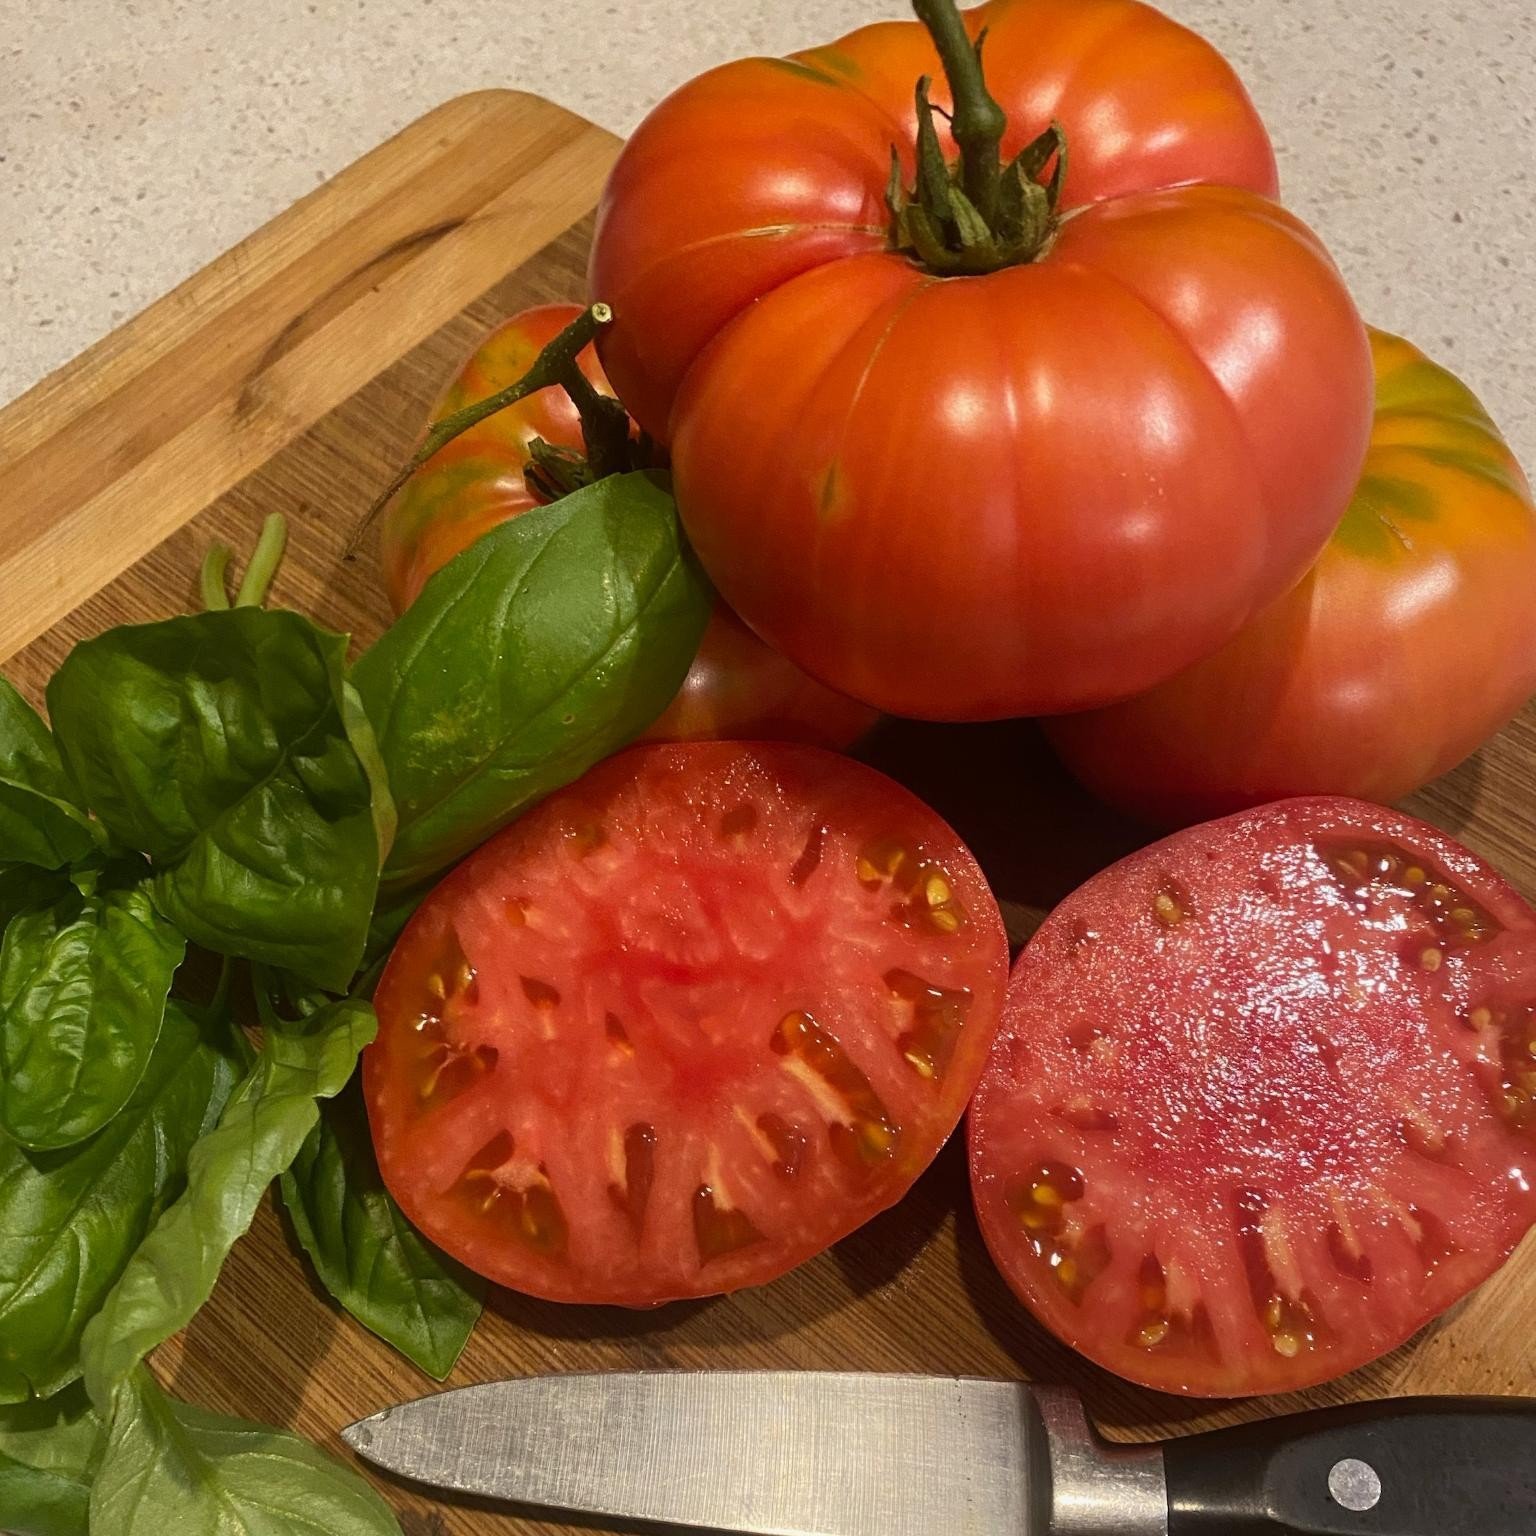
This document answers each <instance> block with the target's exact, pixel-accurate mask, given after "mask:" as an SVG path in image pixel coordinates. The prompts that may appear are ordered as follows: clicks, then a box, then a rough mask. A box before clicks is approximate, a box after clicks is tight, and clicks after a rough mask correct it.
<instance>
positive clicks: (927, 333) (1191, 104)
mask: <svg viewBox="0 0 1536 1536" xmlns="http://www.w3.org/2000/svg"><path fill="white" fill-rule="evenodd" d="M915 9H916V10H917V11H918V13H919V15H920V16H921V17H922V18H923V20H924V22H925V23H926V24H927V26H928V27H930V28H931V29H932V31H933V37H934V38H936V39H937V40H938V43H939V45H940V46H939V48H937V49H936V47H935V44H934V41H932V40H931V39H930V35H929V33H928V32H927V31H925V30H924V28H923V27H922V26H918V25H917V24H915V23H886V24H881V25H877V26H872V27H866V28H864V29H863V30H861V31H858V32H855V33H853V34H851V35H850V36H848V37H846V38H844V39H843V40H842V41H841V42H838V43H835V44H833V45H831V46H829V47H825V48H817V49H813V50H811V51H809V52H807V53H802V54H798V55H795V56H794V57H792V58H789V59H764V58H759V59H747V60H743V61H741V62H738V63H735V64H730V65H726V66H724V67H723V68H720V69H716V70H714V71H712V72H710V73H708V74H706V75H703V76H702V77H700V78H699V79H697V80H694V81H693V82H691V83H690V84H688V85H685V86H684V87H683V88H682V89H681V90H679V91H678V92H677V93H676V94H674V95H673V96H672V97H670V98H669V99H668V100H666V101H664V102H663V103H662V104H661V105H660V106H659V107H657V108H656V110H655V111H654V112H653V113H652V114H651V115H650V117H649V118H647V119H646V121H645V122H644V123H642V124H641V126H640V128H639V129H638V130H637V131H636V133H635V135H634V136H633V138H632V139H631V140H630V141H629V144H628V145H627V147H626V148H625V150H624V152H623V154H622V155H621V156H620V159H619V161H618V164H617V166H616V167H615V170H614V172H613V175H612V177H611V179H610V181H609V184H608V187H607V190H606V192H605V194H604V198H603V202H602V206H601V209H600V213H599V224H598V229H597V234H596V239H595V244H594V247H593V252H592V262H591V269H590V285H591V290H592V292H593V294H594V295H595V296H596V297H599V298H601V299H604V300H606V301H607V302H608V303H610V304H611V305H612V306H613V309H614V313H615V317H616V318H615V323H614V326H613V328H612V330H611V332H610V333H608V334H607V335H606V336H605V337H604V338H603V339H602V340H601V341H600V343H599V346H600V350H601V351H602V355H603V359H604V362H605V365H606V366H607V369H608V372H609V375H610V377H611V378H612V379H613V381H614V383H615V385H616V387H617V388H618V390H619V393H620V395H621V396H622V397H623V398H624V399H625V401H626V402H627V403H628V404H629V406H630V408H631V409H632V410H633V412H634V414H635V416H636V418H637V419H638V420H639V421H640V422H641V424H642V425H643V426H644V427H645V428H646V429H647V430H648V431H650V432H651V433H653V434H655V435H656V436H658V437H660V438H662V439H664V440H666V441H668V442H669V443H670V445H671V449H672V454H673V464H674V469H675V473H676V478H677V489H678V499H679V505H680V507H681V510H682V513H683V517H684V521H685V523H686V525H687V529H688V533H689V536H690V538H691V539H692V541H693V543H694V545H695V547H696V548H697V550H698V552H699V554H700V556H701V558H702V559H703V561H704V564H705V566H706V567H707V568H708V570H709V572H710V575H711V576H712V577H713V579H714V580H715V582H716V584H717V585H718V587H719V588H720V591H721V593H722V594H723V595H724V597H725V598H726V600H727V601H728V602H729V603H730V604H731V605H732V606H733V607H734V608H735V609H736V611H737V612H738V613H740V615H741V616H742V618H743V619H744V620H745V621H746V622H747V624H749V625H750V626H751V627H752V629H754V630H755V631H756V632H757V633H758V634H759V635H761V636H762V637H763V638H764V639H766V640H767V641H769V643H770V644H772V645H774V646H775V647H776V648H777V649H779V650H781V651H783V652H784V653H785V654H786V655H788V656H790V657H791V658H792V659H794V660H795V661H797V662H798V663H799V664H800V665H801V666H803V667H804V668H805V669H806V670H807V671H809V672H811V673H813V674H814V675H816V676H818V677H820V678H821V679H822V680H823V681H825V682H827V683H829V684H830V685H832V686H834V687H836V688H838V689H840V690H842V691H843V692H846V693H849V694H852V695H853V696H855V697H858V698H861V699H865V700H867V701H868V702H870V703H872V704H875V705H877V706H878V707H880V708H882V709H885V710H889V711H891V712H894V713H898V714H907V715H915V716H922V717H929V718H941V719H973V718H985V717H1000V716H1008V715H1017V714H1038V713H1048V712H1054V711H1063V710H1068V709H1076V708H1082V707H1086V706H1090V705H1095V704H1103V703H1106V702H1108V701H1110V700H1113V699H1118V698H1123V697H1126V696H1129V695H1131V694H1134V693H1137V692H1139V691H1141V690H1143V689H1145V688H1147V687H1150V686H1151V685H1152V684H1154V683H1156V682H1158V681H1160V680H1161V679H1163V678H1165V677H1168V676H1171V675H1172V674H1173V673H1175V672H1177V671H1179V670H1181V669H1182V668H1183V667H1185V666H1187V665H1189V664H1190V663H1191V662H1193V661H1195V660H1197V659H1198V658H1199V657H1201V656H1203V655H1206V654H1209V653H1210V652H1211V651H1213V650H1215V649H1216V648H1217V647H1218V646H1219V645H1220V644H1222V643H1223V642H1224V641H1225V640H1227V639H1228V638H1230V637H1231V636H1232V635H1233V634H1234V633H1235V632H1236V631H1237V630H1238V629H1239V628H1240V627H1241V626H1242V625H1243V624H1244V623H1245V622H1246V621H1247V620H1248V619H1249V618H1251V617H1252V615H1253V614H1254V613H1255V612H1256V611H1258V610H1259V609H1260V608H1261V607H1263V606H1264V605H1265V604H1267V603H1268V602H1270V601H1272V600H1273V599H1274V598H1276V597H1278V596H1279V595H1280V594H1281V593H1282V592H1284V591H1285V590H1286V589H1287V588H1288V587H1290V586H1291V585H1292V584H1293V583H1294V582H1295V581H1296V580H1297V579H1298V578H1299V577H1300V576H1301V575H1302V573H1303V572H1304V571H1305V570H1306V568H1307V567H1308V565H1310V564H1311V562H1312V561H1313V559H1315V558H1316V555H1317V553H1318V551H1319V549H1320V548H1321V547H1322V545H1323V543H1324V541H1325V540H1326V538H1327V536H1328V534H1329V533H1330V532H1331V530H1332V529H1333V527H1334V525H1335V524H1336V523H1337V522H1338V519H1339V516H1340V514H1341V513H1342V511H1343V509H1344V507H1345V505H1346V503H1347V501H1348V497H1349V494H1350V491H1351V490H1352V488H1353V486H1354V484H1355V481H1356V479H1357V477H1358V474H1359V469H1360V463H1361V459H1362V456H1363V454H1364V450H1365V444H1366V438H1367V434H1368V431H1369V423H1370V360H1369V353H1368V348H1367V345H1366V338H1365V332H1364V328H1363V326H1362V324H1361V322H1360V319H1359V317H1358V315H1357V314H1356V312H1355V309H1354V306H1353V304H1352V303H1351V301H1350V299H1349V296H1348V294H1347V293H1346V291H1345V289H1344V285H1343V283H1342V281H1341V279H1340V277H1339V274H1338V272H1337V270H1336V269H1335V267H1334V265H1333V263H1332V262H1331V261H1330V259H1329V258H1328V255H1327V253H1326V252H1325V251H1324V250H1323V248H1322V246H1321V245H1320V244H1319V242H1318V241H1317V239H1316V238H1315V237H1314V236H1313V235H1312V234H1311V233H1310V232H1309V231H1308V230H1307V229H1306V228H1305V227H1304V226H1303V225H1302V224H1301V223H1300V222H1299V221H1298V220H1297V219H1295V218H1293V217H1292V216H1291V215H1290V214H1288V213H1286V212H1285V211H1284V210H1283V209H1282V208H1281V207H1280V206H1279V205H1278V204H1277V203H1276V202H1275V201H1274V200H1273V199H1274V195H1275V192H1276V179H1275V163H1274V158H1273V154H1272V152H1271V148H1270V144H1269V140H1268V138H1267V136H1266V134H1265V132H1264V129H1263V127H1262V125H1261V124H1260V122H1259V119H1258V117H1257V115H1256V114H1255V112H1254V109H1253V106H1252V104H1251V102H1250V101H1249V99H1248V97H1247V95H1246V94H1245V93H1244V91H1243V89H1242V87H1241V85H1240V84H1239V82H1238V80H1237V79H1236V77H1235V76H1234V75H1233V73H1232V71H1231V69H1230V67H1229V66H1228V65H1227V64H1226V63H1225V61H1224V60H1223V59H1222V58H1221V57H1220V56H1219V55H1218V54H1217V53H1216V52H1215V51H1214V50H1213V49H1212V48H1211V47H1210V46H1209V45H1208V44H1206V43H1205V42H1204V41H1202V40H1201V39H1200V38H1198V37H1196V36H1195V35H1194V34H1192V33H1190V32H1188V31H1186V30H1185V29H1184V28H1183V27H1180V26H1178V25H1176V24H1175V23H1174V22H1172V21H1170V20H1169V19H1167V18H1166V17H1164V16H1162V15H1161V14H1159V13H1158V12H1156V11H1154V10H1152V9H1150V8H1149V7H1147V6H1144V5H1141V4H1138V3H1136V0H993V3H991V4H990V5H984V6H982V7H980V8H979V9H977V10H974V11H970V12H968V13H966V14H965V16H964V18H963V22H962V18H961V17H960V15H959V14H958V13H957V12H956V11H955V10H954V8H953V5H952V3H951V0H916V3H915ZM983 33H984V34H985V46H984V49H983V48H981V47H980V46H979V45H980V43H981V39H982V36H983ZM973 40H974V45H973ZM941 60H942V65H943V68H944V69H945V71H946V72H947V75H948V77H949V80H950V81H951V82H952V84H953V87H954V89H953V90H949V89H945V88H944V87H942V86H938V85H935V86H934V87H933V96H934V100H935V101H936V102H937V103H939V104H940V105H942V106H944V107H946V108H948V107H951V106H952V110H953V132H952V133H951V129H950V126H949V124H948V123H946V122H942V121H940V120H938V119H937V118H936V117H935V116H934V115H933V114H932V113H931V112H929V111H927V110H920V107H919V101H920V100H921V96H919V98H918V99H915V98H914V85H915V84H916V83H917V82H918V79H919V77H920V76H924V77H926V76H929V75H933V74H935V73H936V72H937V71H938V69H939V67H940V64H941ZM979 60H984V64H985V77H986V84H984V83H983V81H982V74H981V67H980V63H979ZM988 85H989V86H990V89H991V92H992V93H994V94H995V97H996V99H995V100H994V99H993V95H989V94H988ZM1053 122H1054V123H1055V124H1057V125H1059V131H1057V130H1055V129H1053V128H1052V127H1051V125H1052V123H1053ZM914 135H916V140H917V145H918V148H917V150H914ZM893 153H894V156H895V168H894V174H893V167H892V160H893ZM957 153H958V160H957V162H956V164H955V165H954V166H953V167H952V168H946V164H945V157H946V156H953V155H955V154H957ZM1010 156H1011V157H1015V158H1013V159H1012V160H1008V159H1007V158H1006V157H1010ZM1042 180H1044V181H1045V183H1046V184H1045V185H1042Z"/></svg>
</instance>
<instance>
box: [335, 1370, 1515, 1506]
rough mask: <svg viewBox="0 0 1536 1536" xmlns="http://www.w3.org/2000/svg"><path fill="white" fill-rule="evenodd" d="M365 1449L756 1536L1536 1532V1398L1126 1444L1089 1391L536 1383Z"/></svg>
mask: <svg viewBox="0 0 1536 1536" xmlns="http://www.w3.org/2000/svg"><path fill="white" fill-rule="evenodd" d="M342 1437H343V1439H345V1440H346V1441H347V1443H348V1444H349V1445H350V1446H352V1448H353V1449H354V1450H356V1451H357V1452H358V1453H359V1454H360V1455H361V1456H363V1457H365V1458H366V1459H367V1460H369V1461H371V1462H373V1463H374V1464H375V1465H376V1466H379V1467H381V1468H383V1469H385V1470H386V1471H390V1472H393V1473H396V1474H398V1475H399V1476H402V1477H406V1478H410V1479H412V1480H414V1481H416V1482H421V1483H427V1484H430V1485H432V1486H433V1487H435V1488H438V1489H442V1490H446V1491H449V1492H458V1493H465V1494H473V1495H476V1496H479V1497H482V1498H490V1499H496V1500H500V1501H503V1502H506V1503H511V1504H518V1505H524V1506H533V1507H538V1508H545V1509H555V1510H565V1511H570V1512H579V1513H581V1514H583V1515H587V1516H609V1517H612V1518H615V1519H623V1520H642V1521H649V1522H657V1523H661V1524H667V1525H675V1526H683V1527H689V1528H695V1529H705V1530H711V1531H720V1532H739V1533H746V1536H939V1533H942V1536H1339V1533H1353V1536H1530V1533H1531V1532H1532V1531H1536V1402H1529V1401H1521V1400H1516V1399H1500V1398H1464V1399H1452V1398H1406V1399H1398V1400H1395V1401H1394V1400H1388V1401H1386V1402H1382V1403H1364V1404H1352V1405H1349V1406H1347V1407H1344V1408H1337V1409H1326V1410H1317V1411H1313V1412H1310V1413H1302V1414H1294V1415H1290V1416H1288V1417H1286V1418H1279V1419H1271V1420H1267V1421H1262V1422H1259V1423H1256V1424H1246V1425H1241V1426H1238V1427H1237V1428H1234V1429H1227V1430H1215V1431H1211V1432H1208V1433H1206V1434H1203V1435H1196V1436H1192V1437H1188V1438H1186V1439H1183V1440H1178V1441H1173V1442H1169V1443H1168V1444H1167V1445H1163V1446H1157V1445H1134V1446H1133V1445H1111V1444H1109V1443H1107V1442H1106V1441H1104V1440H1103V1439H1101V1438H1100V1437H1099V1436H1098V1435H1097V1434H1096V1433H1095V1431H1094V1430H1093V1429H1092V1428H1091V1427H1090V1425H1089V1424H1088V1420H1087V1417H1086V1414H1085V1413H1084V1410H1083V1407H1082V1404H1081V1402H1080V1401H1079V1400H1078V1398H1077V1397H1076V1395H1075V1394H1074V1393H1071V1392H1069V1391H1066V1390H1064V1389H1058V1388H1043V1387H1036V1386H1031V1385H1026V1384H1024V1383H1019V1382H1000V1381H980V1380H968V1379H964V1378H945V1377H924V1376H876V1375H852V1374H838V1373H831V1372H827V1373H822V1372H796V1371H752V1372H735V1371H722V1372H675V1373H668V1372H636V1373H617V1374H608V1375H602V1374H598V1375H569V1376H535V1377H527V1378H524V1379H522V1380H514V1381H499V1382H488V1383H485V1384H483V1385H479V1386H472V1387H462V1388H459V1389H457V1390H455V1391H450V1392H442V1393H438V1394H435V1395H433V1396H429V1397H424V1398H418V1399H417V1400H416V1401H414V1402H409V1403H403V1404H400V1405H398V1406H396V1407H393V1408H386V1409H384V1410H383V1411H382V1412H380V1413H376V1414H374V1415H373V1416H372V1417H370V1418H366V1419H360V1420H359V1421H358V1422H357V1423H355V1424H352V1425H349V1426H348V1427H347V1428H346V1429H344V1430H343V1431H342Z"/></svg>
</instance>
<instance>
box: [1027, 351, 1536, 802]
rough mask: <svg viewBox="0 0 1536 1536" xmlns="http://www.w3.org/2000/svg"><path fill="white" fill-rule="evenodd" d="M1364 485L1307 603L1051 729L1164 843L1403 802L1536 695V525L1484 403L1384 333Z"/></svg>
mask: <svg viewBox="0 0 1536 1536" xmlns="http://www.w3.org/2000/svg"><path fill="white" fill-rule="evenodd" d="M1371 345H1372V351H1373V354H1374V358H1375V366H1376V422H1375V427H1374V429H1373V431H1372V435H1371V447H1370V452H1369V454H1368V456H1367V458H1366V462H1365V473H1364V475H1363V476H1362V478H1361V480H1360V483H1359V485H1358V486H1357V487H1356V490H1355V495H1354V500H1353V501H1352V502H1351V503H1350V506H1349V510H1348V511H1347V512H1346V513H1345V514H1344V519H1343V521H1342V522H1341V523H1340V524H1339V526H1338V528H1337V530H1336V531H1335V533H1334V535H1333V538H1332V539H1331V540H1330V541H1329V543H1328V546H1327V548H1326V549H1325V550H1324V551H1323V553H1322V556H1321V558H1320V559H1319V560H1318V562H1317V564H1316V565H1315V566H1314V567H1313V568H1312V570H1311V571H1310V572H1309V573H1308V574H1307V576H1306V577H1305V578H1304V579H1303V580H1302V582H1301V583H1300V585H1299V586H1297V587H1296V588H1295V589H1293V590H1292V591H1291V592H1290V593H1288V594H1287V595H1286V596H1285V597H1282V598H1281V599H1280V600H1279V601H1278V602H1277V603H1275V604H1273V605H1272V606H1271V607H1270V608H1268V609H1267V610H1265V612H1264V613H1263V614H1261V615H1260V616H1259V617H1258V618H1256V619H1254V620H1253V621H1252V622H1251V623H1250V624H1249V625H1248V626H1247V627H1246V628H1245V629H1243V630H1242V632H1241V633H1240V634H1239V635H1238V636H1237V637H1236V638H1235V639H1234V640H1232V641H1231V642H1229V643H1228V644H1227V645H1226V646H1225V647H1224V648H1223V649H1222V650H1220V651H1218V652H1217V653H1216V654H1215V655H1214V656H1211V657H1209V658H1207V659H1206V660H1204V661H1200V662H1196V664H1195V665H1194V666H1192V667H1190V668H1189V669H1188V670H1186V671H1184V672H1181V673H1180V674H1179V675H1178V676H1177V677H1175V678H1172V679H1170V680H1169V681H1168V682H1166V683H1163V684H1161V685H1160V686H1159V687H1157V688H1154V689H1153V690H1152V691H1151V692H1150V693H1146V694H1143V695H1142V696H1141V697H1140V698H1136V699H1132V700H1130V701H1129V702H1126V703H1122V704H1117V705H1113V706H1111V707H1109V708H1107V709H1103V710H1098V711H1094V712H1091V713H1088V714H1085V715H1073V716H1065V717H1063V718H1062V719H1060V720H1057V721H1053V722H1052V723H1051V724H1050V725H1049V726H1048V727H1047V729H1048V731H1049V734H1050V736H1051V739H1052V742H1053V744H1054V745H1055V747H1056V749H1057V751H1058V752H1059V753H1060V754H1061V756H1062V757H1063V758H1064V759H1065V761H1066V762H1067V764H1068V766H1069V767H1070V768H1071V769H1072V771H1073V772H1074V773H1075V774H1076V775H1077V776H1078V777H1079V778H1080V779H1082V781H1083V782H1084V783H1085V784H1086V785H1087V786H1088V787H1089V788H1090V789H1092V790H1093V791H1094V792H1095V793H1096V794H1098V795H1100V796H1101V797H1102V798H1104V799H1106V800H1109V801H1110V802H1112V803H1113V804H1115V805H1117V806H1119V807H1121V808H1123V809H1125V810H1128V811H1130V812H1131V813H1133V814H1135V815H1139V816H1141V817H1143V818H1145V819H1147V820H1150V821H1155V822H1159V823H1162V824H1174V823H1179V822H1188V821H1196V820H1199V819H1201V818H1202V817H1205V816H1212V815H1217V814H1220V813H1222V812H1225V811H1231V810H1235V809H1237V808H1238V807H1240V806H1244V805H1254V804H1257V803H1259V802H1260V801H1263V800H1272V799H1277V798H1280V797H1282V796H1285V795H1296V794H1314V793H1316V794H1348V795H1360V796H1362V797H1364V798H1366V799H1371V800H1397V799H1400V798H1401V797H1402V796H1404V795H1406V794H1409V793H1410V792H1411V791H1413V790H1414V789H1417V788H1418V787H1419V786H1420V785H1421V784H1425V783H1427V782H1428V781H1429V780H1430V779H1433V778H1436V777H1437V776H1438V775H1440V774H1442V773H1444V772H1446V770H1447V769H1449V768H1452V767H1454V766H1455V765H1456V764H1457V763H1459V762H1460V761H1461V760H1462V759H1463V758H1464V757H1466V756H1467V755H1468V754H1469V753H1471V752H1473V751H1475V750H1476V748H1477V747H1479V746H1480V745H1481V744H1482V743H1483V742H1484V741H1486V740H1487V738H1488V737H1489V736H1491V735H1493V733H1494V732H1495V731H1497V730H1498V729H1499V728H1500V727H1501V726H1503V725H1504V724H1505V723H1506V722H1507V721H1508V720H1509V719H1510V718H1511V717H1512V716H1513V715H1514V714H1515V712H1516V711H1517V710H1518V709H1519V707H1520V706H1521V704H1523V703H1524V702H1525V700H1526V699H1527V698H1529V697H1530V695H1531V693H1532V692H1533V691H1536V603H1533V602H1532V600H1531V598H1532V593H1536V509H1533V506H1532V500H1531V490H1530V486H1529V485H1528V484H1527V482H1526V479H1525V476H1524V475H1523V474H1522V473H1521V471H1520V467H1519V465H1518V464H1517V463H1516V462H1515V459H1514V456H1513V454H1511V452H1510V450H1509V447H1508V445H1507V444H1506V443H1505V441H1504V439H1503V438H1502V437H1501V436H1500V435H1499V433H1498V429H1497V428H1496V427H1495V426H1494V424H1493V422H1492V421H1490V420H1489V418H1488V416H1487V413H1486V412H1485V411H1484V410H1483V408H1482V406H1481V405H1480V404H1479V403H1478V401H1477V399H1476V397H1475V396H1474V395H1473V394H1472V392H1471V391H1470V390H1468V389H1467V387H1466V386H1465V385H1464V384H1462V383H1461V382H1460V381H1459V380H1457V379H1456V378H1454V377H1452V375H1451V374H1449V373H1447V372H1446V371H1445V370H1444V369H1443V368H1439V367H1437V366H1436V365H1435V364H1434V363H1432V362H1431V361H1430V360H1429V359H1428V358H1427V357H1425V356H1424V354H1423V353H1422V352H1420V351H1418V349H1417V348H1415V347H1413V346H1410V345H1409V343H1407V342H1406V341H1402V340H1399V339H1398V338H1397V337H1395V336H1387V335H1384V334H1382V333H1381V332H1379V331H1377V332H1373V333H1372V336H1371Z"/></svg>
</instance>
